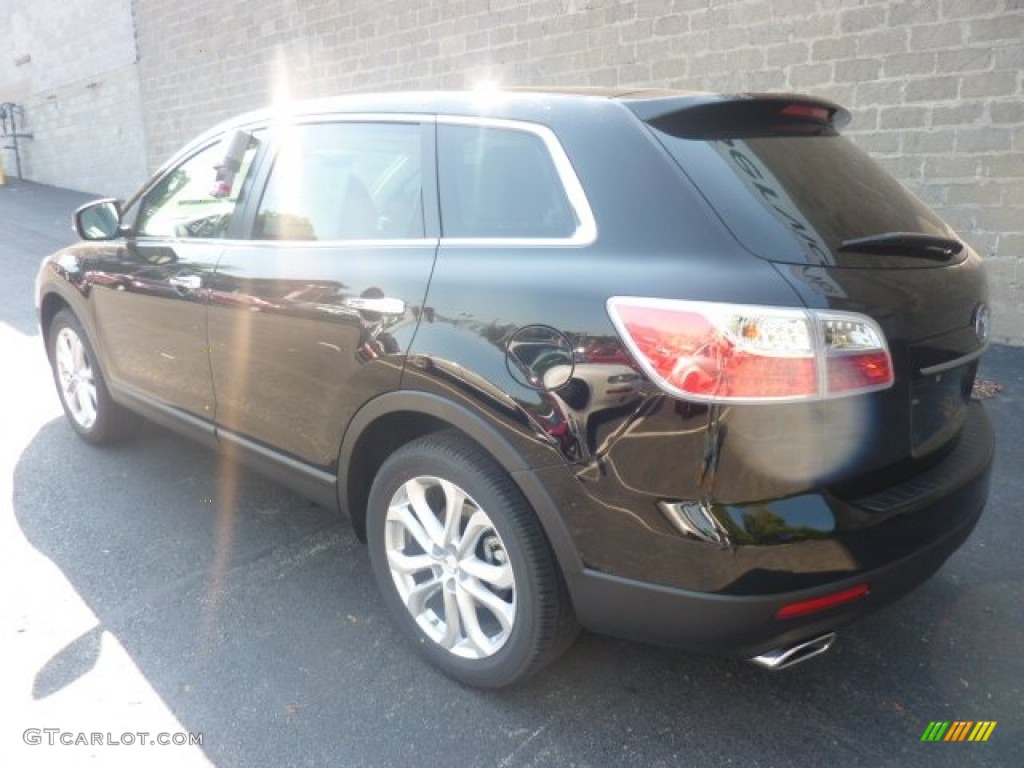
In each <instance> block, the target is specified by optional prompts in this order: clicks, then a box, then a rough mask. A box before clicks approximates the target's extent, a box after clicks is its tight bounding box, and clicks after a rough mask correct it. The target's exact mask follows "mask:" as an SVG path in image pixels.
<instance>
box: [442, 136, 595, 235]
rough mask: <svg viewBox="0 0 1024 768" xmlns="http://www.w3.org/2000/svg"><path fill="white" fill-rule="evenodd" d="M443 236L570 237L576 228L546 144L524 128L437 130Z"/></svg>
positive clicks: (572, 211) (576, 224) (575, 221)
mask: <svg viewBox="0 0 1024 768" xmlns="http://www.w3.org/2000/svg"><path fill="white" fill-rule="evenodd" d="M438 182H439V187H440V197H441V229H442V233H443V236H444V237H447V238H500V239H504V238H513V239H516V238H569V237H572V236H573V235H574V234H575V233H576V231H577V227H578V225H579V221H578V218H577V216H576V215H575V212H574V210H573V206H572V205H571V204H570V202H569V199H568V196H567V194H566V190H565V187H564V186H563V183H562V180H561V178H560V176H559V174H558V171H557V169H556V167H555V163H554V161H553V159H552V157H551V153H550V152H549V150H548V147H547V145H546V144H545V142H544V140H543V139H542V138H541V137H540V136H539V135H537V134H535V133H532V132H530V131H527V130H515V129H511V128H497V127H492V126H483V125H448V124H442V125H439V126H438Z"/></svg>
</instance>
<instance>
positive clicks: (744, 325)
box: [607, 296, 893, 402]
mask: <svg viewBox="0 0 1024 768" xmlns="http://www.w3.org/2000/svg"><path fill="white" fill-rule="evenodd" d="M607 306H608V314H609V316H610V317H611V319H612V322H613V323H614V325H615V328H616V330H618V332H619V335H620V336H621V337H622V339H623V341H624V342H625V344H626V346H627V347H628V348H629V350H630V351H631V352H632V353H633V356H634V357H635V358H636V360H637V362H638V363H639V364H640V366H641V367H642V368H643V369H644V370H645V372H646V373H647V374H648V375H649V376H650V377H651V379H652V381H654V382H655V383H656V384H658V385H659V386H660V387H661V388H662V389H664V390H665V391H666V392H668V393H669V394H672V395H675V396H677V397H682V398H685V399H692V400H701V401H705V402H757V401H794V400H822V399H826V398H831V397H843V396H847V395H853V394H859V393H862V392H870V391H874V390H878V389H885V388H886V387H889V386H891V385H892V383H893V368H892V359H891V357H890V355H889V350H888V347H887V346H886V343H885V336H884V335H883V334H882V331H881V329H880V328H879V327H878V326H877V324H876V323H875V322H874V321H873V320H871V319H870V318H868V317H865V316H863V315H859V314H855V313H852V312H824V311H818V310H806V309H796V308H787V307H763V306H751V305H743V304H720V303H712V302H700V301H677V300H674V299H648V298H636V297H623V296H617V297H613V298H611V299H609V300H608V305H607Z"/></svg>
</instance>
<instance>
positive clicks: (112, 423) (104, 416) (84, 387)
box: [48, 309, 139, 444]
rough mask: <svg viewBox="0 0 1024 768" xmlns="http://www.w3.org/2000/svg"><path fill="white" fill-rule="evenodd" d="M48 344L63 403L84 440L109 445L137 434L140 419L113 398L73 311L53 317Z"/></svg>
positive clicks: (54, 378) (66, 311)
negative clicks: (135, 432) (134, 433)
mask: <svg viewBox="0 0 1024 768" xmlns="http://www.w3.org/2000/svg"><path fill="white" fill-rule="evenodd" d="M48 341H49V344H50V350H49V352H50V365H51V367H52V368H53V380H54V382H55V383H56V385H57V394H58V395H60V403H61V405H62V406H64V413H65V415H67V417H68V421H70V422H71V426H72V427H74V429H75V431H76V432H77V433H78V434H79V435H80V436H81V437H82V439H84V440H86V441H87V442H90V443H97V444H98V443H108V442H112V441H114V440H118V439H121V438H124V437H127V436H128V435H130V434H131V433H132V432H134V431H135V429H136V427H137V426H138V422H139V417H137V416H136V415H135V414H133V413H131V412H130V411H127V410H126V409H124V408H123V407H122V406H120V405H118V404H117V403H115V402H114V401H113V399H112V398H111V397H110V393H109V392H108V391H107V384H106V382H105V381H104V380H103V373H102V371H100V367H99V365H98V363H97V362H96V355H95V354H94V353H93V349H92V346H91V345H90V344H89V339H88V337H87V336H86V335H85V331H83V330H82V326H81V324H80V323H79V322H78V318H76V317H75V315H74V314H73V313H72V312H71V310H69V309H62V310H61V311H60V312H58V313H57V314H56V315H55V316H54V318H53V322H52V323H51V324H50V331H49V337H48Z"/></svg>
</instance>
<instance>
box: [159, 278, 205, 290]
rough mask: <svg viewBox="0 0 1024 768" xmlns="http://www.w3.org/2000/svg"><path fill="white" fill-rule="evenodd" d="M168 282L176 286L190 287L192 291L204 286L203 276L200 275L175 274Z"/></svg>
mask: <svg viewBox="0 0 1024 768" xmlns="http://www.w3.org/2000/svg"><path fill="white" fill-rule="evenodd" d="M167 282H169V283H170V284H171V285H173V286H174V287H175V288H188V289H189V290H190V291H198V290H199V289H200V288H202V287H203V278H201V277H200V276H199V275H175V276H174V277H172V278H170V279H169V280H168V281H167Z"/></svg>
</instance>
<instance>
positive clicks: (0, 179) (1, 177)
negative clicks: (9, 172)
mask: <svg viewBox="0 0 1024 768" xmlns="http://www.w3.org/2000/svg"><path fill="white" fill-rule="evenodd" d="M6 183H7V176H6V175H5V174H4V154H3V152H0V187H2V186H3V185H4V184H6Z"/></svg>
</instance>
